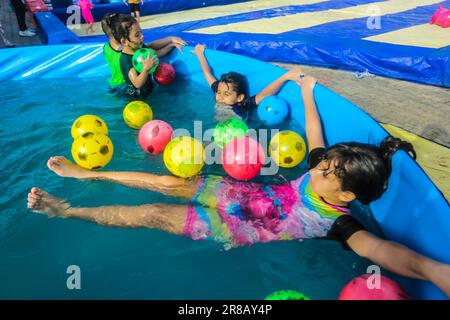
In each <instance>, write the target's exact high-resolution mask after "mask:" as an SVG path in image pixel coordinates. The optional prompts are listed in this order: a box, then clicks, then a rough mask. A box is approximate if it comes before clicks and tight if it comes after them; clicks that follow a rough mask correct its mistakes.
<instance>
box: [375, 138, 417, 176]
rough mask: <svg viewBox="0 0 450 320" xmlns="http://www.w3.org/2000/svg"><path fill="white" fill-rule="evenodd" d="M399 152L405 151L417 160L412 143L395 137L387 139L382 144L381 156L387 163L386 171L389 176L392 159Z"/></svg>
mask: <svg viewBox="0 0 450 320" xmlns="http://www.w3.org/2000/svg"><path fill="white" fill-rule="evenodd" d="M398 150H404V151H406V152H408V153H409V154H411V155H412V157H413V158H414V159H416V151H414V147H413V145H412V144H411V143H409V142H406V141H403V140H401V139H399V138H394V137H393V136H388V137H386V138H385V139H384V140H383V141H382V142H381V144H380V155H381V157H382V158H383V159H384V161H385V163H386V169H387V172H388V174H389V175H390V174H391V171H392V157H393V156H394V153H395V152H397V151H398Z"/></svg>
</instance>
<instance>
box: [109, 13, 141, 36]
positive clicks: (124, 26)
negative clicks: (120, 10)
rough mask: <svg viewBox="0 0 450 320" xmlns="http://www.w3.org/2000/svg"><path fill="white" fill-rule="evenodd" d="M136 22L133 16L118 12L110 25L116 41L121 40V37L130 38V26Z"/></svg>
mask: <svg viewBox="0 0 450 320" xmlns="http://www.w3.org/2000/svg"><path fill="white" fill-rule="evenodd" d="M135 23H138V22H137V20H136V19H135V18H133V17H132V16H130V15H127V14H118V15H117V19H116V20H115V22H114V25H113V27H112V34H113V37H114V39H116V41H118V42H121V40H122V39H128V40H130V34H131V28H133V25H134V24H135Z"/></svg>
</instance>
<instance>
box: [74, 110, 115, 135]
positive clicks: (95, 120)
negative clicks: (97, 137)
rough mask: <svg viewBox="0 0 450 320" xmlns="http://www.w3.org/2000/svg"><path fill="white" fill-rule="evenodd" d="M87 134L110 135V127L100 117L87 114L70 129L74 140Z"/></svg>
mask: <svg viewBox="0 0 450 320" xmlns="http://www.w3.org/2000/svg"><path fill="white" fill-rule="evenodd" d="M86 132H92V133H103V134H105V135H108V126H107V125H106V123H105V121H103V120H102V119H101V118H100V117H97V116H94V115H92V114H87V115H84V116H81V117H79V118H78V119H76V120H75V121H74V122H73V124H72V128H71V129H70V134H71V135H72V138H74V139H76V138H77V137H78V136H80V135H82V134H84V133H86Z"/></svg>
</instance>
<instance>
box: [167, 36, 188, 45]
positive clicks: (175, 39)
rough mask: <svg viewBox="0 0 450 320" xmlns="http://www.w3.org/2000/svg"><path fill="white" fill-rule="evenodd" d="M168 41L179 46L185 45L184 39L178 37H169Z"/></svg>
mask: <svg viewBox="0 0 450 320" xmlns="http://www.w3.org/2000/svg"><path fill="white" fill-rule="evenodd" d="M170 41H171V43H172V44H179V45H180V46H185V45H187V43H186V41H184V40H183V39H181V38H180V37H170Z"/></svg>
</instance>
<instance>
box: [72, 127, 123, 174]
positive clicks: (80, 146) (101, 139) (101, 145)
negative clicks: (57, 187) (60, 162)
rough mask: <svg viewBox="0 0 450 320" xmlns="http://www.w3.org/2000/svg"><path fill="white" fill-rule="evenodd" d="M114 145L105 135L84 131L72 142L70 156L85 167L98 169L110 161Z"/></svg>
mask: <svg viewBox="0 0 450 320" xmlns="http://www.w3.org/2000/svg"><path fill="white" fill-rule="evenodd" d="M113 153H114V146H113V144H112V142H111V140H110V139H109V137H108V136H107V135H104V134H102V133H92V132H86V133H84V134H82V135H81V136H78V137H77V138H76V139H75V140H74V141H73V143H72V157H73V160H75V162H76V163H77V164H78V165H79V166H81V167H83V168H86V169H89V170H96V169H100V168H102V167H104V166H106V165H107V164H108V162H109V161H111V158H112V156H113Z"/></svg>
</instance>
